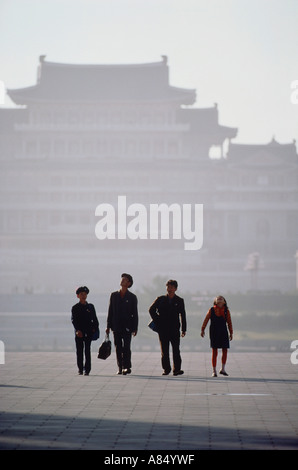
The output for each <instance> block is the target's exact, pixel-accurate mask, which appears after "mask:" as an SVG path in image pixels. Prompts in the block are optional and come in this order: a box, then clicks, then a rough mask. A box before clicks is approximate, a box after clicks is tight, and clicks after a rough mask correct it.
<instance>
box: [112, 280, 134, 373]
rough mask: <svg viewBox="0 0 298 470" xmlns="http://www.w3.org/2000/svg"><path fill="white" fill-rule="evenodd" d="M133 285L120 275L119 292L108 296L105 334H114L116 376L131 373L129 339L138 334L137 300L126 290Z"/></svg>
mask: <svg viewBox="0 0 298 470" xmlns="http://www.w3.org/2000/svg"><path fill="white" fill-rule="evenodd" d="M132 285H133V278H132V276H131V275H130V274H127V273H123V274H122V275H121V281H120V290H118V291H116V292H112V294H111V296H110V303H109V310H108V317H107V328H106V333H107V334H109V333H110V330H112V331H113V334H114V344H115V348H116V359H117V365H118V372H117V373H118V374H123V375H126V374H130V373H131V367H132V366H131V337H132V336H136V334H137V332H138V321H139V317H138V299H137V296H136V295H135V294H133V293H132V292H130V291H129V290H128V289H129V288H130V287H132Z"/></svg>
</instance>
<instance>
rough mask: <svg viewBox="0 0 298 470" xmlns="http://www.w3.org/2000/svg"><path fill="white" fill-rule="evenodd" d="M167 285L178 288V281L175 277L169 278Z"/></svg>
mask: <svg viewBox="0 0 298 470" xmlns="http://www.w3.org/2000/svg"><path fill="white" fill-rule="evenodd" d="M166 285H167V286H169V285H170V286H174V287H175V288H176V289H177V288H178V282H177V281H175V280H174V279H169V280H168V282H167V283H166Z"/></svg>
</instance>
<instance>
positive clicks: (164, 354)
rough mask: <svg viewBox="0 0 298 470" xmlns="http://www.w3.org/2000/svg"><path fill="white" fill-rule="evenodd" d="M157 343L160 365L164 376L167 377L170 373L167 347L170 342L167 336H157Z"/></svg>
mask: <svg viewBox="0 0 298 470" xmlns="http://www.w3.org/2000/svg"><path fill="white" fill-rule="evenodd" d="M159 342H160V349H161V365H162V368H163V370H164V374H165V375H168V374H169V373H170V372H171V364H170V356H169V347H170V341H169V338H168V336H166V335H161V334H159Z"/></svg>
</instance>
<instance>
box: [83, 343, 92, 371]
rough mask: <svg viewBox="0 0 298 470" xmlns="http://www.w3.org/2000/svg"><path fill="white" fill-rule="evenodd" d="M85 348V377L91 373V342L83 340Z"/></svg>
mask: <svg viewBox="0 0 298 470" xmlns="http://www.w3.org/2000/svg"><path fill="white" fill-rule="evenodd" d="M84 346H85V375H89V373H90V371H91V340H90V339H87V338H85V339H84Z"/></svg>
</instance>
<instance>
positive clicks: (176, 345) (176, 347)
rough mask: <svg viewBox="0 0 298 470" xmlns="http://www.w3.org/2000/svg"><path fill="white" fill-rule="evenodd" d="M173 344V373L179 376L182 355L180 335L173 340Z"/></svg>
mask: <svg viewBox="0 0 298 470" xmlns="http://www.w3.org/2000/svg"><path fill="white" fill-rule="evenodd" d="M171 344H172V349H173V363H174V367H173V373H174V375H177V374H178V373H179V372H181V363H182V359H181V354H180V334H179V332H178V334H177V335H175V336H174V337H172V338H171Z"/></svg>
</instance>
